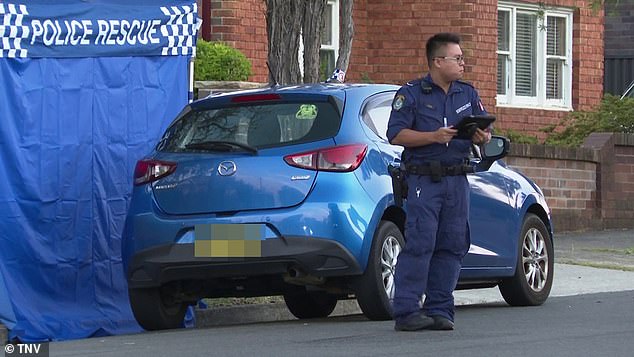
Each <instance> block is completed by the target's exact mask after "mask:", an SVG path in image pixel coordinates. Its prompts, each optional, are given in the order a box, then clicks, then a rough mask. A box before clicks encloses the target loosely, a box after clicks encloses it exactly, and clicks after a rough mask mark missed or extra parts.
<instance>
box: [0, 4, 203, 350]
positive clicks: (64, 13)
mask: <svg viewBox="0 0 634 357" xmlns="http://www.w3.org/2000/svg"><path fill="white" fill-rule="evenodd" d="M196 11H197V8H196V2H195V0H189V1H178V0H171V1H168V0H163V1H150V0H135V1H128V0H125V1H124V0H109V1H106V0H58V1H49V0H0V122H1V124H0V177H2V183H1V184H0V322H2V323H3V324H4V325H6V326H7V328H8V329H9V330H10V335H9V338H10V339H19V340H21V341H45V340H63V339H71V338H81V337H88V336H99V335H108V334H119V333H128V332H134V331H140V327H139V326H138V325H137V323H136V321H135V320H134V317H133V315H132V312H131V310H130V307H129V302H128V297H127V285H126V280H125V275H124V272H123V267H122V261H121V235H122V231H123V225H124V220H125V215H126V211H127V208H128V204H129V197H130V193H131V189H132V176H133V170H134V166H135V162H136V161H137V160H138V159H139V158H141V157H142V156H143V155H145V154H147V153H148V152H149V151H150V150H151V148H152V146H153V145H154V144H155V143H156V142H157V139H158V138H159V136H160V135H161V133H162V131H163V130H164V129H165V128H166V127H167V125H168V124H169V122H170V121H171V120H172V119H173V118H174V117H175V116H176V115H177V114H178V112H179V111H180V110H181V109H182V107H183V106H184V105H185V104H186V103H187V102H188V96H189V95H190V93H189V91H190V85H189V84H190V80H189V77H188V67H189V61H190V58H191V56H192V55H193V53H194V52H195V38H196V34H195V33H196V21H197V16H196Z"/></svg>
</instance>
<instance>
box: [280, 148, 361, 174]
mask: <svg viewBox="0 0 634 357" xmlns="http://www.w3.org/2000/svg"><path fill="white" fill-rule="evenodd" d="M367 151H368V147H367V145H365V144H351V145H341V146H333V147H330V148H326V149H320V150H315V151H307V152H302V153H298V154H292V155H287V156H285V157H284V161H286V163H287V164H289V165H291V166H295V167H300V168H302V169H308V170H318V171H337V172H348V171H353V170H355V169H356V168H357V167H359V165H360V164H361V162H362V161H363V158H364V157H365V153H366V152H367Z"/></svg>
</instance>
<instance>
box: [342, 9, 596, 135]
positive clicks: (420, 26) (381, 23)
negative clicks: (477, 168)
mask: <svg viewBox="0 0 634 357" xmlns="http://www.w3.org/2000/svg"><path fill="white" fill-rule="evenodd" d="M539 1H540V0H537V1H526V2H529V3H531V2H532V3H535V4H537V3H539ZM358 3H360V4H359V5H361V6H363V7H364V9H363V14H356V13H355V22H357V21H358V20H357V16H359V15H362V16H365V15H366V14H367V20H366V24H364V27H363V29H364V30H365V31H357V32H356V33H355V42H356V41H362V44H363V47H361V44H360V43H355V46H353V51H352V58H351V65H350V68H349V71H348V78H349V79H350V80H354V81H363V79H364V78H369V79H370V80H372V81H374V82H387V83H396V84H403V83H405V82H407V81H408V80H410V79H413V78H417V77H420V76H422V75H423V73H425V72H426V71H427V61H426V60H425V50H424V48H425V41H426V40H427V38H429V36H431V35H432V34H434V33H437V32H442V31H453V32H457V33H459V34H460V35H461V36H462V40H463V42H462V48H463V51H464V53H465V55H466V56H467V63H466V68H465V80H467V81H471V82H473V83H474V84H475V85H476V87H477V88H478V90H479V92H480V96H481V98H482V101H483V103H484V105H485V106H486V108H487V110H488V111H489V112H491V113H492V114H495V115H496V116H497V117H498V121H497V122H496V127H497V128H498V129H500V130H501V131H505V130H508V129H513V130H515V131H519V132H522V133H525V134H529V135H534V136H537V137H538V138H539V139H540V140H543V139H544V138H545V136H546V134H545V133H543V132H542V131H541V130H540V129H541V128H544V127H545V126H547V125H550V124H554V123H558V122H559V121H560V120H561V119H562V118H563V117H564V116H565V115H566V114H567V112H566V111H561V110H543V109H538V110H535V109H524V108H508V107H506V108H505V107H496V101H495V96H496V83H497V82H496V80H497V55H496V53H495V51H496V49H497V3H498V2H497V1H496V0H468V1H460V0H447V1H442V2H441V1H417V0H402V1H398V2H393V1H385V0H365V1H355V7H360V6H357V4H358ZM587 4H588V2H587V1H576V0H558V1H546V6H560V7H568V8H571V9H575V11H574V13H573V31H574V33H573V38H574V39H573V83H572V90H573V93H572V94H573V108H574V109H575V110H578V109H582V110H587V109H591V108H592V107H594V106H596V105H598V104H599V102H600V100H601V96H602V92H603V11H600V12H598V13H593V12H592V11H591V10H589V8H588V6H587ZM355 11H356V8H355Z"/></svg>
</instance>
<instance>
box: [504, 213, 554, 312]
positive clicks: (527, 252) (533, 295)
mask: <svg viewBox="0 0 634 357" xmlns="http://www.w3.org/2000/svg"><path fill="white" fill-rule="evenodd" d="M553 273H554V255H553V243H552V241H551V239H550V234H549V233H548V230H547V229H546V226H545V225H544V222H542V220H541V219H539V217H537V216H536V215H534V214H531V213H529V214H528V215H527V216H526V218H525V219H524V223H523V225H522V232H521V234H520V237H519V254H518V257H517V266H516V268H515V275H514V276H513V277H511V278H508V279H505V280H504V281H502V283H500V285H499V289H500V292H501V293H502V297H504V300H505V301H506V302H507V303H508V304H509V305H512V306H535V305H541V304H543V303H544V301H546V299H547V298H548V295H549V294H550V289H551V287H552V285H553Z"/></svg>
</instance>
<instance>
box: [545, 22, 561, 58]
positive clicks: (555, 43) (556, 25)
mask: <svg viewBox="0 0 634 357" xmlns="http://www.w3.org/2000/svg"><path fill="white" fill-rule="evenodd" d="M546 35H547V36H546V38H547V43H546V48H547V54H548V55H553V56H565V55H566V19H565V18H563V17H552V16H549V17H548V20H547V22H546Z"/></svg>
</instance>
